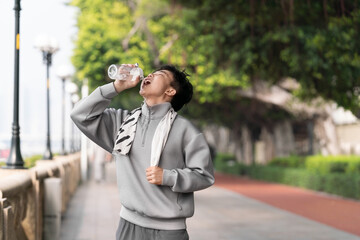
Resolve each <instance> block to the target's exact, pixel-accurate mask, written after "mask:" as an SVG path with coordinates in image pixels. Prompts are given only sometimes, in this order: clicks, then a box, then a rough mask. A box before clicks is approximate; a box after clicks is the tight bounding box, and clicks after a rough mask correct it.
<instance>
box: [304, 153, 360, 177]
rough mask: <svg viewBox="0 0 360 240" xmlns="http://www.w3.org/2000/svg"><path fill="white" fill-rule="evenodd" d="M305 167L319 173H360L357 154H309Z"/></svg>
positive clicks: (359, 159)
mask: <svg viewBox="0 0 360 240" xmlns="http://www.w3.org/2000/svg"><path fill="white" fill-rule="evenodd" d="M305 166H306V169H307V170H309V171H311V172H315V173H320V174H327V173H346V174H360V157H359V156H320V155H317V156H309V157H307V158H306V160H305Z"/></svg>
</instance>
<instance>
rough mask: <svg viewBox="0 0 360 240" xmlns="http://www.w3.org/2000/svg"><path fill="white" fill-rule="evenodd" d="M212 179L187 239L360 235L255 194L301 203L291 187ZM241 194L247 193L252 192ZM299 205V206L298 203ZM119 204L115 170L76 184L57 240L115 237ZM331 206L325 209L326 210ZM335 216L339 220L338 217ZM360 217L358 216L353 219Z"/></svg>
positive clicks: (341, 238) (307, 239) (349, 238)
mask: <svg viewBox="0 0 360 240" xmlns="http://www.w3.org/2000/svg"><path fill="white" fill-rule="evenodd" d="M109 171H110V172H112V171H115V169H113V166H109V168H108V172H109ZM216 180H217V183H216V185H215V186H214V187H211V188H209V189H206V190H203V191H200V192H197V193H196V194H195V199H196V210H195V215H194V217H192V218H190V219H189V220H188V221H187V225H188V231H189V235H190V239H194V240H212V239H214V240H221V239H224V240H225V239H226V240H238V239H241V240H289V239H291V240H360V237H359V236H355V235H352V234H350V233H347V232H344V231H341V230H338V229H336V228H334V227H330V226H328V225H325V224H322V223H320V222H317V221H313V220H310V219H308V218H305V217H303V216H299V215H296V214H294V213H291V212H289V211H290V210H288V209H287V211H285V210H282V209H280V208H279V206H277V207H273V206H271V205H269V204H265V203H264V202H261V201H263V200H261V199H260V197H259V196H263V198H264V199H265V198H268V197H270V198H271V199H272V201H274V202H275V203H279V204H280V203H284V201H279V202H278V199H282V198H284V199H286V201H290V200H289V199H291V198H293V199H299V200H297V201H296V202H297V203H300V205H303V203H304V202H305V201H304V199H301V197H302V196H301V194H297V195H294V196H292V195H291V194H293V193H292V192H290V193H291V194H287V193H285V192H281V191H274V189H276V188H275V187H274V186H269V185H267V184H259V182H256V184H254V183H251V181H249V180H247V182H245V183H244V182H243V181H244V179H241V178H233V177H227V176H224V175H217V176H216ZM290 189H292V188H290ZM255 190H256V191H255ZM295 192H296V191H295ZM246 194H247V195H250V194H252V195H253V196H251V197H254V198H250V197H249V196H247V195H246ZM278 194H279V195H278ZM322 197H323V196H322ZM256 198H258V199H259V200H261V201H259V200H256ZM324 198H327V197H324ZM354 203H356V204H360V203H358V202H354ZM356 204H355V206H357V205H356ZM298 208H299V209H301V208H300V206H298ZM312 208H313V211H315V210H316V209H318V208H319V206H318V205H314V207H312ZM119 210H120V204H119V201H118V193H117V187H116V185H115V184H114V176H113V177H112V178H111V180H109V179H108V180H107V181H106V182H104V183H100V184H96V183H95V182H89V183H86V184H83V185H81V186H80V187H79V189H78V191H77V192H76V193H75V195H74V196H73V198H72V199H71V201H70V204H69V208H68V211H67V212H66V213H65V215H64V217H63V221H62V229H61V240H100V239H101V240H107V239H115V237H114V236H115V231H116V227H117V224H118V220H119ZM333 210H334V208H330V209H327V211H328V212H333ZM353 210H354V214H357V215H358V216H359V215H360V214H359V213H358V212H357V209H356V208H354V209H353ZM336 213H338V212H337V211H336ZM347 214H348V213H347ZM338 221H343V220H341V218H338ZM359 223H360V222H359V221H357V223H356V224H359ZM358 226H360V224H359V225H358Z"/></svg>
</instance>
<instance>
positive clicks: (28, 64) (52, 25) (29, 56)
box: [0, 0, 77, 156]
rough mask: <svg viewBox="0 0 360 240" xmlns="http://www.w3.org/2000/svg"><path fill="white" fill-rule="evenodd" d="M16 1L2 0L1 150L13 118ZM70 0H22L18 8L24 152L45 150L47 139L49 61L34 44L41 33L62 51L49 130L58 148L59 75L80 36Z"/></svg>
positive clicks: (67, 125)
mask: <svg viewBox="0 0 360 240" xmlns="http://www.w3.org/2000/svg"><path fill="white" fill-rule="evenodd" d="M14 2H15V1H4V0H2V1H0V43H1V44H0V72H1V78H0V150H1V149H2V148H4V147H10V143H9V142H10V140H11V128H12V122H13V91H14V89H13V88H14V58H15V11H14V10H13V8H14ZM67 2H69V0H50V1H49V0H35V1H30V0H22V1H21V12H20V83H19V84H20V99H19V104H20V111H19V123H20V124H19V125H20V141H21V152H22V155H23V156H29V155H32V154H36V153H39V154H42V153H43V152H44V151H45V146H46V145H45V143H46V66H45V64H43V60H42V53H41V52H40V51H39V50H38V49H36V48H35V47H34V44H35V40H36V38H37V37H38V36H39V35H42V34H47V35H49V36H52V37H54V38H55V39H56V40H57V41H58V43H59V47H60V50H59V51H58V52H56V53H55V54H54V55H53V58H52V66H51V68H50V127H51V129H50V133H51V140H52V141H51V144H52V151H53V153H56V152H58V151H60V141H61V126H62V125H61V124H62V122H61V116H62V115H61V114H62V112H61V103H62V100H61V98H62V82H61V79H60V78H59V77H58V76H57V75H56V72H57V69H58V68H59V67H60V66H61V65H67V66H71V55H72V50H73V48H74V44H73V41H74V39H75V38H76V33H77V28H76V12H77V9H76V8H74V7H71V6H67V5H66V3H67ZM65 101H66V113H65V114H66V120H65V122H66V123H65V129H66V134H65V139H66V142H67V143H66V144H67V147H68V145H69V139H70V129H71V121H70V118H69V112H70V108H71V103H70V97H69V95H68V94H67V95H66V99H65Z"/></svg>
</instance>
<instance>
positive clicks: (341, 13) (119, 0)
mask: <svg viewBox="0 0 360 240" xmlns="http://www.w3.org/2000/svg"><path fill="white" fill-rule="evenodd" d="M359 2H360V0H354V1H350V0H322V1H310V0H307V1H305V0H304V1H294V0H277V1H275V0H262V1H255V0H233V1H227V0H217V1H213V0H197V1H190V0H172V1H170V0H153V1H151V0H126V1H125V0H106V1H105V0H87V1H84V0H73V1H72V4H73V5H75V6H77V7H79V15H78V27H79V33H78V38H77V39H76V48H75V52H74V56H73V63H74V65H75V67H76V69H77V71H78V76H77V77H78V78H79V79H84V78H88V79H89V80H90V86H91V89H94V88H95V87H96V86H98V85H101V84H103V83H105V82H104V80H105V81H106V80H108V79H107V77H106V69H107V67H108V66H109V65H110V64H112V63H135V62H139V63H140V64H141V67H142V68H143V69H144V71H145V73H149V72H150V71H152V70H153V69H154V68H156V67H157V66H159V65H161V64H163V63H172V64H175V65H177V66H180V67H182V68H186V70H187V71H188V72H189V73H190V74H191V80H192V83H193V84H194V87H195V101H194V103H196V102H197V103H199V104H204V105H205V106H206V112H207V114H205V113H204V111H201V109H204V108H197V107H196V105H195V106H194V107H192V109H186V110H187V111H188V112H190V113H191V114H193V116H204V117H212V118H213V117H214V116H217V115H218V113H219V112H222V114H220V115H221V118H224V116H225V118H226V119H227V120H226V121H228V122H229V124H230V125H231V122H233V121H236V120H239V119H240V120H241V116H240V115H241V114H240V115H237V114H235V112H239V111H242V112H246V111H247V107H249V106H251V105H254V103H253V102H249V100H247V99H239V96H238V94H237V90H238V89H239V88H245V87H247V86H250V85H251V83H252V82H253V81H254V80H257V79H262V80H265V81H268V82H270V83H275V82H277V81H279V80H280V79H282V78H283V77H293V78H295V79H297V80H298V81H299V82H300V83H301V86H302V88H301V91H299V92H297V94H298V95H299V96H302V97H304V98H312V97H316V96H319V95H320V96H322V97H324V98H325V99H332V100H334V101H335V102H337V103H338V104H339V105H342V106H344V107H346V108H348V109H351V110H352V111H354V112H355V111H357V109H358V108H359V94H360V88H359V86H360V57H359V41H357V39H359V32H358V30H359V21H360V10H359V9H358V5H359ZM136 92H137V90H134V91H133V92H131V91H130V92H129V93H128V94H130V95H132V94H134V93H136ZM135 95H137V94H135ZM137 96H138V95H137ZM117 99H118V98H117ZM129 99H132V98H130V97H129V95H127V94H125V95H123V96H122V97H120V98H119V99H118V101H117V102H114V105H116V106H121V105H120V102H121V104H122V106H124V105H126V106H132V105H134V104H135V103H138V101H140V100H139V98H137V100H136V101H135V100H134V101H132V100H131V101H130V100H129ZM204 105H203V106H204ZM254 106H256V104H255V105H254ZM234 109H235V110H234ZM210 110H213V111H210ZM268 110H269V111H272V110H273V109H272V108H271V107H270V108H269V109H268ZM226 116H228V117H226ZM221 118H219V119H220V120H221ZM255 119H259V118H258V117H256V116H255V117H254V118H253V119H252V120H255ZM247 121H249V120H247ZM259 124H261V122H260V123H259Z"/></svg>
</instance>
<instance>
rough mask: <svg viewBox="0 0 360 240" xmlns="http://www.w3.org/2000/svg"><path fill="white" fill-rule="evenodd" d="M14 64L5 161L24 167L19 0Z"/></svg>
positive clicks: (11, 166)
mask: <svg viewBox="0 0 360 240" xmlns="http://www.w3.org/2000/svg"><path fill="white" fill-rule="evenodd" d="M14 10H15V65H14V69H15V70H14V112H13V114H14V115H13V124H12V138H11V148H10V154H9V157H8V159H7V161H6V166H4V167H3V168H8V169H22V168H24V161H23V159H22V156H21V151H20V126H19V53H20V23H19V20H20V10H21V6H20V0H15V7H14Z"/></svg>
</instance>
